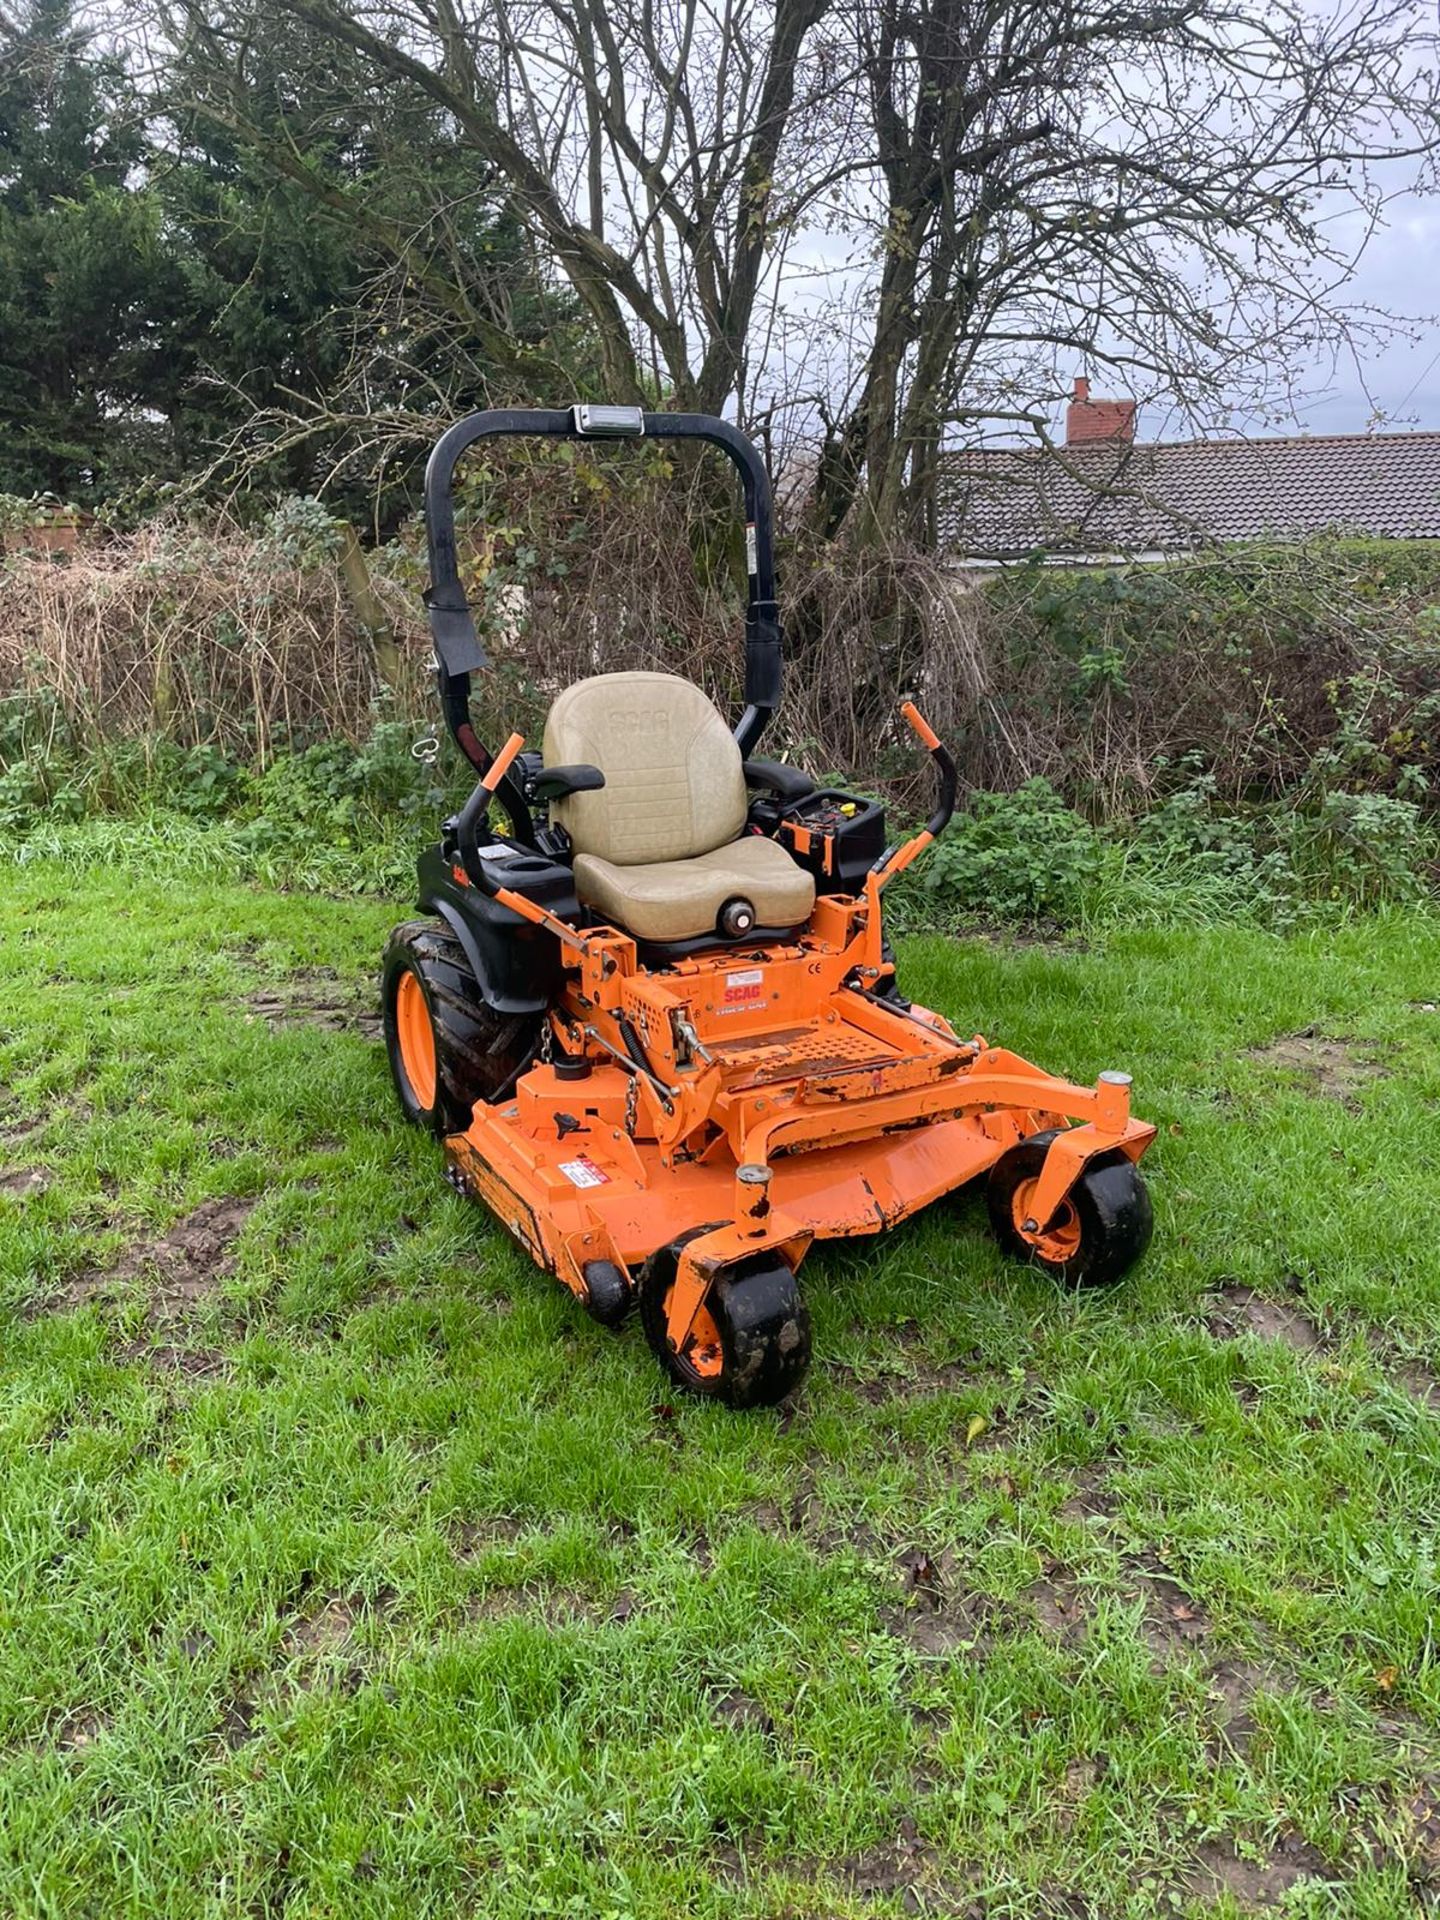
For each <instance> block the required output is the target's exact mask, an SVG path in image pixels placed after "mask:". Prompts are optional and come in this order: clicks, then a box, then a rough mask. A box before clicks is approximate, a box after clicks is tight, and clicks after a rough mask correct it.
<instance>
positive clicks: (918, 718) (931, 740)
mask: <svg viewBox="0 0 1440 1920" xmlns="http://www.w3.org/2000/svg"><path fill="white" fill-rule="evenodd" d="M900 711H901V713H902V714H904V716H905V718H906V719H907V720H908V721H909V723H910V731H911V732H912V733H913V734H914V735H915V738H916V739H917V740H918V741H919V742H920V744H921V746H922V747H925V748H926V749H927V750H928V751H929V752H931V753H934V751H935V749H936V748H937V747H938V746H939V744H940V736H939V734H938V733H936V731H935V729H934V728H933V727H932V726H931V724H930V722H929V721H928V720H927V719H926V718H925V716H924V714H923V713H921V711H920V709H919V708H918V707H917V706H916V704H915V702H914V701H913V700H905V701H902V702H901V706H900Z"/></svg>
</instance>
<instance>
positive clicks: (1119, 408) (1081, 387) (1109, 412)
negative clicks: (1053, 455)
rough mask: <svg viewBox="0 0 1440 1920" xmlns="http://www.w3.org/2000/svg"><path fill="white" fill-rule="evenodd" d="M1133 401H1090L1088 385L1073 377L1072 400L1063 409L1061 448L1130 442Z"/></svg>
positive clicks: (1085, 381)
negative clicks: (1063, 425) (1062, 443)
mask: <svg viewBox="0 0 1440 1920" xmlns="http://www.w3.org/2000/svg"><path fill="white" fill-rule="evenodd" d="M1134 438H1135V402H1134V401H1133V400H1092V399H1091V398H1090V382H1089V381H1088V380H1086V379H1084V378H1082V377H1081V376H1079V375H1077V376H1076V380H1075V397H1074V399H1073V400H1072V401H1071V402H1070V404H1069V406H1068V407H1066V409H1065V444H1066V446H1067V447H1080V446H1085V445H1086V444H1087V443H1089V442H1090V441H1093V440H1133V439H1134Z"/></svg>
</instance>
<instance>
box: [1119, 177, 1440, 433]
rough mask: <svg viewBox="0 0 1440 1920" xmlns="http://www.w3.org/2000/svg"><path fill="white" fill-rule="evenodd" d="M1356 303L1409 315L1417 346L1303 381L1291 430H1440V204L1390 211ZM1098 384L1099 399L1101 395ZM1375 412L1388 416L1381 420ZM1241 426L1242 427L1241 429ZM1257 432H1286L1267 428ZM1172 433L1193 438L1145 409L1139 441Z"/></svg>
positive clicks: (1364, 259)
mask: <svg viewBox="0 0 1440 1920" xmlns="http://www.w3.org/2000/svg"><path fill="white" fill-rule="evenodd" d="M1348 294H1349V298H1350V299H1352V300H1354V301H1356V302H1357V303H1363V304H1366V305H1369V306H1373V307H1381V308H1385V309H1387V310H1388V311H1390V312H1392V313H1397V314H1407V315H1410V316H1411V317H1412V318H1413V319H1414V321H1415V324H1414V326H1413V327H1412V329H1411V331H1412V332H1413V333H1414V335H1415V338H1414V339H1413V341H1412V340H1405V339H1397V340H1395V341H1394V342H1393V343H1392V344H1391V345H1389V346H1388V347H1385V348H1383V349H1381V350H1380V351H1378V352H1376V353H1375V354H1374V355H1373V356H1371V357H1369V358H1367V359H1366V360H1365V362H1364V363H1363V364H1362V365H1360V366H1356V364H1355V363H1354V361H1353V359H1350V358H1345V359H1341V360H1339V361H1337V362H1336V363H1335V364H1333V365H1332V364H1330V363H1329V362H1328V361H1326V362H1322V363H1317V364H1316V366H1315V367H1314V368H1313V369H1312V370H1311V372H1310V374H1309V376H1308V378H1307V379H1306V382H1305V384H1306V386H1307V387H1308V388H1309V389H1310V397H1309V398H1308V399H1306V400H1304V401H1303V402H1302V403H1301V404H1300V406H1299V408H1298V409H1297V411H1298V413H1299V419H1298V422H1297V424H1296V425H1295V426H1294V427H1291V428H1290V429H1288V430H1289V431H1291V432H1300V433H1363V432H1365V431H1366V430H1367V428H1380V429H1389V430H1391V431H1396V430H1405V429H1414V428H1419V427H1425V428H1429V429H1431V430H1432V431H1440V205H1437V203H1436V202H1435V201H1433V200H1421V199H1419V198H1417V197H1414V196H1411V195H1405V196H1402V197H1400V198H1397V199H1396V200H1394V201H1392V202H1391V204H1390V206H1389V208H1388V209H1387V224H1386V226H1385V227H1384V228H1383V229H1381V230H1379V231H1377V232H1376V233H1375V234H1374V235H1372V237H1371V238H1370V240H1369V243H1368V244H1367V245H1366V247H1365V249H1364V251H1363V253H1362V255H1361V257H1360V261H1359V264H1358V266H1357V268H1356V271H1355V278H1354V281H1353V282H1352V284H1351V286H1350V288H1349V290H1348ZM1101 385H1102V383H1101V382H1100V381H1098V380H1097V381H1095V382H1094V383H1093V384H1092V391H1093V393H1094V397H1095V398H1096V399H1101V398H1103V397H1104V395H1103V393H1102V391H1101ZM1377 411H1378V412H1379V413H1380V414H1382V415H1383V416H1384V418H1383V419H1377V418H1376V413H1377ZM1238 424H1239V423H1238V422H1237V425H1238ZM1254 430H1255V431H1256V432H1258V433H1279V432H1284V431H1286V429H1285V428H1284V427H1281V426H1279V425H1278V424H1273V423H1269V422H1267V423H1266V424H1264V425H1262V426H1257V427H1256V428H1255V429H1254ZM1167 432H1168V433H1169V434H1173V436H1174V437H1175V438H1177V439H1182V438H1188V437H1189V435H1190V429H1189V428H1188V427H1186V426H1184V425H1182V424H1181V423H1180V422H1179V421H1178V420H1174V421H1170V422H1167V420H1166V419H1165V417H1164V416H1163V414H1162V413H1161V412H1160V411H1159V410H1158V409H1156V408H1154V407H1148V408H1145V409H1142V413H1141V418H1140V423H1139V437H1140V438H1141V439H1142V440H1159V439H1164V438H1166V437H1167Z"/></svg>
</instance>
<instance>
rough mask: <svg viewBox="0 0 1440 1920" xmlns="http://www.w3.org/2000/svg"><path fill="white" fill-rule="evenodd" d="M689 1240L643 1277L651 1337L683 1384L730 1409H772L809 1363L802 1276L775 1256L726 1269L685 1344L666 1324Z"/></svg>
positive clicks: (659, 1257)
mask: <svg viewBox="0 0 1440 1920" xmlns="http://www.w3.org/2000/svg"><path fill="white" fill-rule="evenodd" d="M684 1244H685V1243H684V1241H683V1240H680V1241H676V1242H675V1243H674V1244H673V1245H671V1246H668V1247H662V1248H661V1250H660V1251H659V1253H657V1254H655V1255H653V1256H652V1258H651V1259H650V1260H648V1261H647V1262H646V1264H645V1268H644V1271H643V1272H642V1274H641V1276H640V1322H641V1325H642V1326H643V1327H644V1329H645V1338H646V1339H647V1340H648V1341H649V1342H650V1346H651V1348H652V1350H653V1351H654V1353H655V1356H656V1358H657V1359H658V1360H659V1362H660V1364H661V1366H662V1367H663V1368H664V1369H665V1371H666V1373H667V1374H668V1375H669V1376H670V1378H671V1379H672V1380H673V1381H674V1382H675V1384H676V1386H677V1387H683V1388H684V1390H685V1391H686V1392H687V1393H697V1394H701V1395H703V1396H704V1397H705V1398H706V1399H710V1400H721V1401H723V1402H724V1404H725V1405H726V1406H727V1407H735V1408H737V1409H744V1408H746V1407H773V1406H774V1405H775V1404H776V1402H777V1401H780V1400H783V1399H784V1398H785V1396H786V1394H787V1393H792V1392H793V1391H794V1390H795V1388H796V1387H798V1386H799V1384H800V1382H801V1381H802V1380H803V1379H804V1377H805V1373H806V1369H807V1368H808V1367H809V1365H810V1315H809V1312H808V1310H807V1309H806V1306H805V1302H804V1301H803V1300H802V1299H801V1297H800V1289H799V1287H798V1286H797V1285H796V1281H795V1276H794V1274H793V1273H792V1272H791V1271H790V1269H789V1267H787V1266H786V1265H785V1263H784V1262H783V1261H782V1260H777V1259H776V1258H775V1256H774V1255H773V1254H764V1253H760V1254H755V1255H752V1256H751V1257H750V1258H749V1259H746V1260H737V1261H735V1262H734V1263H733V1264H732V1265H730V1266H728V1267H722V1268H721V1269H720V1271H719V1272H718V1273H717V1274H716V1275H715V1278H714V1279H713V1280H712V1281H711V1283H710V1291H709V1293H708V1294H707V1295H706V1296H705V1301H704V1304H703V1305H702V1306H701V1308H700V1311H699V1312H698V1313H697V1314H696V1316H695V1323H694V1325H693V1326H692V1327H691V1329H690V1333H689V1336H688V1337H687V1339H686V1340H685V1343H684V1345H683V1347H681V1348H678V1349H677V1348H676V1346H675V1345H674V1344H673V1342H672V1341H671V1339H670V1332H669V1328H668V1326H667V1325H666V1315H667V1310H668V1307H669V1301H670V1293H671V1290H672V1288H673V1287H674V1285H675V1274H676V1269H677V1267H678V1265H679V1260H680V1249H681V1247H682V1246H683V1245H684Z"/></svg>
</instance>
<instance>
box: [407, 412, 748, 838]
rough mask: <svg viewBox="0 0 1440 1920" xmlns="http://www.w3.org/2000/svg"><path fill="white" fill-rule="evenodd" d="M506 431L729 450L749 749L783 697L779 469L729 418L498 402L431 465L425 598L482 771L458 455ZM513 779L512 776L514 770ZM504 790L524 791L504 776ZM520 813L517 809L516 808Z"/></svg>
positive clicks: (741, 739) (466, 739)
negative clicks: (740, 508)
mask: <svg viewBox="0 0 1440 1920" xmlns="http://www.w3.org/2000/svg"><path fill="white" fill-rule="evenodd" d="M499 434H542V435H547V436H549V437H550V438H552V439H558V440H601V439H639V438H641V437H642V436H643V437H647V438H651V439H656V440H708V441H710V443H711V444H712V445H713V446H717V447H721V448H723V449H724V451H725V452H726V453H727V454H728V455H729V456H730V458H731V460H732V461H733V462H734V463H735V466H736V467H737V468H738V470H739V473H740V480H741V484H742V486H743V488H744V492H745V521H746V533H745V541H746V572H747V574H748V576H749V593H748V597H747V600H746V605H745V710H744V712H743V713H742V714H741V716H740V718H739V720H737V721H736V723H735V739H736V741H737V742H738V744H739V747H740V752H741V754H742V756H748V755H749V754H750V753H751V752H752V750H753V749H754V746H755V743H756V741H758V740H759V738H760V736H761V734H762V733H763V732H764V731H765V726H766V723H767V722H768V720H769V719H770V716H771V714H773V713H774V711H775V709H776V707H777V706H778V705H779V704H780V683H781V674H782V653H781V639H780V610H779V608H778V607H777V605H776V603H775V511H774V506H773V503H772V500H771V495H770V476H769V475H768V474H767V473H766V471H765V465H764V462H763V461H762V460H761V458H760V455H759V453H758V451H757V450H756V449H755V447H753V446H752V445H751V443H750V442H749V440H747V439H746V437H745V435H744V434H743V433H741V432H740V430H739V429H738V428H737V427H732V426H731V425H730V423H729V421H728V420H717V419H714V418H712V417H711V416H710V415H709V414H705V413H646V412H645V411H644V410H643V409H642V408H640V407H587V406H583V405H578V406H574V407H555V408H545V407H497V408H492V409H490V410H489V411H487V412H484V413H472V414H469V415H467V416H466V418H465V419H463V420H457V421H456V422H455V424H454V425H453V426H451V427H447V428H446V430H445V432H444V433H442V434H441V436H440V438H439V439H438V440H437V441H436V443H435V447H434V451H433V452H432V453H431V455H430V459H429V462H428V464H427V466H426V468H425V533H426V539H427V542H428V545H429V549H430V585H429V588H428V589H427V591H426V594H425V605H426V607H427V608H428V610H429V615H430V634H431V638H432V640H433V641H434V643H435V660H436V665H437V667H438V668H439V675H440V700H441V705H442V707H443V709H444V712H445V719H446V723H447V725H448V726H449V728H450V731H451V733H452V734H453V735H454V737H455V741H456V744H457V745H458V746H459V748H460V750H461V752H462V753H463V754H464V755H465V757H466V759H467V760H469V761H470V762H471V763H472V764H473V765H474V766H476V767H478V768H479V769H480V771H481V772H482V773H483V772H484V771H485V769H486V768H487V767H488V766H489V763H490V762H489V755H488V754H487V753H486V752H485V749H484V748H483V747H482V746H481V745H480V743H479V741H478V740H476V738H475V734H474V731H473V730H472V728H471V725H470V706H469V695H470V675H471V674H472V673H473V672H475V671H476V670H477V669H478V668H480V667H483V666H485V665H486V657H485V650H484V648H483V647H482V646H481V644H480V637H479V635H478V634H477V633H476V631H475V622H474V620H473V618H472V617H471V613H470V603H469V601H468V600H467V599H466V598H465V589H464V587H463V586H462V584H461V581H460V564H459V556H458V554H457V553H456V549H455V496H454V491H453V480H454V475H455V466H456V462H457V461H458V460H459V458H460V456H461V454H462V453H464V452H465V451H466V449H467V448H468V447H471V446H473V445H474V444H475V442H476V441H477V440H483V439H486V438H489V437H491V436H494V435H499ZM507 778H508V776H507ZM499 792H500V794H501V797H502V798H503V799H505V800H506V801H507V803H508V802H509V801H510V800H511V799H512V798H515V799H518V797H519V796H518V793H517V794H515V795H513V796H512V795H511V794H510V793H508V792H507V791H506V786H505V784H504V783H502V785H501V787H500V788H499ZM511 810H512V814H513V809H511Z"/></svg>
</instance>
